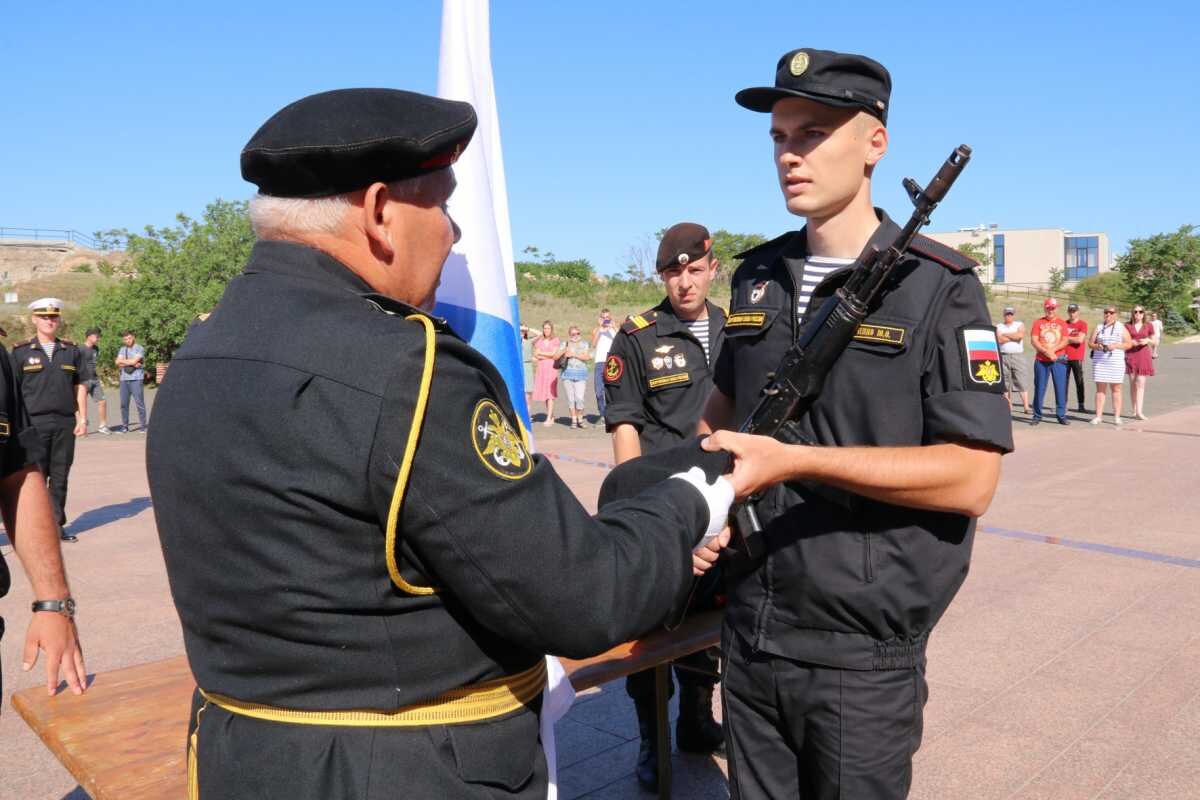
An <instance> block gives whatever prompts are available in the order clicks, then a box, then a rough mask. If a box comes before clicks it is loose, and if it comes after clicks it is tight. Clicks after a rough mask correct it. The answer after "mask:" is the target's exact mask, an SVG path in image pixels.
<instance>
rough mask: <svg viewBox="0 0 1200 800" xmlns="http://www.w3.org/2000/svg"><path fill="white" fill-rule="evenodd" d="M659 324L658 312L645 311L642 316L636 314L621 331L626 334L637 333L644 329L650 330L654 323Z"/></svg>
mask: <svg viewBox="0 0 1200 800" xmlns="http://www.w3.org/2000/svg"><path fill="white" fill-rule="evenodd" d="M656 322H658V312H657V311H644V312H642V313H641V314H634V315H633V316H632V317H630V318H629V319H627V320H626V321H625V324H624V325H622V326H621V330H623V331H625V332H626V333H637V332H638V331H640V330H643V329H644V328H649V327H650V326H651V325H653V324H654V323H656Z"/></svg>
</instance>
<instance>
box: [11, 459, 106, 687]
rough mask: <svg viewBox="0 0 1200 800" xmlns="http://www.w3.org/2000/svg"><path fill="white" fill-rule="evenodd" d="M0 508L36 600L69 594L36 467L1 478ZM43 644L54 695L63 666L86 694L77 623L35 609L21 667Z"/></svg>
mask: <svg viewBox="0 0 1200 800" xmlns="http://www.w3.org/2000/svg"><path fill="white" fill-rule="evenodd" d="M0 513H2V514H3V517H4V527H5V529H6V530H7V531H8V532H9V537H10V538H11V539H12V541H13V549H14V550H16V551H17V557H18V558H20V559H21V565H22V566H23V567H24V568H25V574H26V575H27V576H28V577H29V584H30V586H31V587H32V589H33V596H34V599H35V600H62V599H65V598H66V597H68V596H70V594H71V590H70V588H69V587H68V586H67V576H66V572H65V571H64V570H63V561H62V551H61V550H60V545H59V541H58V524H57V523H56V522H55V520H54V512H53V510H52V509H51V507H50V495H49V494H48V493H47V492H46V482H45V479H44V478H43V477H42V473H41V472H40V471H39V470H38V469H37V467H27V468H26V469H23V470H21V471H19V472H15V473H13V474H12V475H9V476H8V477H6V478H4V479H3V480H2V481H0ZM39 649H41V650H44V651H45V652H46V691H47V692H48V693H49V694H51V695H53V694H54V692H55V690H56V689H57V688H58V676H59V670H60V667H61V670H62V673H63V675H64V676H65V677H66V680H67V684H68V685H69V686H70V687H71V691H72V692H74V693H75V694H83V690H84V686H85V681H86V676H87V670H86V669H85V667H84V664H83V651H82V650H81V649H80V647H79V634H78V632H77V631H76V629H75V624H74V622H73V621H72V620H69V619H67V618H66V617H65V616H63V615H62V614H59V613H57V612H54V611H38V612H35V613H34V615H33V618H32V619H31V620H30V622H29V630H28V632H27V633H26V634H25V650H24V654H23V656H22V663H21V668H22V669H24V670H26V671H28V670H31V669H33V665H34V664H35V663H36V662H37V655H38V650H39Z"/></svg>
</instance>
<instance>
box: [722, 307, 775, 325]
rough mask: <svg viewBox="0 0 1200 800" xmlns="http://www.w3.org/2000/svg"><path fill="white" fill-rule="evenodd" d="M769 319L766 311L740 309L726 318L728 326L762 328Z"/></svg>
mask: <svg viewBox="0 0 1200 800" xmlns="http://www.w3.org/2000/svg"><path fill="white" fill-rule="evenodd" d="M766 320H767V314H766V312H765V311H739V312H738V313H736V314H730V315H729V316H728V317H727V318H726V319H725V327H726V328H761V327H762V326H763V323H764V322H766Z"/></svg>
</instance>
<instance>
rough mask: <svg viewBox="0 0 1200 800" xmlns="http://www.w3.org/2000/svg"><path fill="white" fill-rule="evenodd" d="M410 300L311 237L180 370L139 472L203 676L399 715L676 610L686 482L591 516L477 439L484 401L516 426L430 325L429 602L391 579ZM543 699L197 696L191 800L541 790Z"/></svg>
mask: <svg viewBox="0 0 1200 800" xmlns="http://www.w3.org/2000/svg"><path fill="white" fill-rule="evenodd" d="M414 313H419V312H416V311H415V310H414V309H412V308H410V307H407V306H404V305H403V304H400V303H396V302H394V301H390V300H388V299H387V298H384V297H382V296H379V295H375V294H372V292H371V290H370V288H369V287H368V286H367V285H366V284H364V283H363V282H362V281H361V280H359V279H358V278H357V277H356V276H355V275H354V274H353V273H351V272H350V271H349V270H348V269H346V268H345V267H344V266H342V265H341V264H340V263H338V262H337V261H335V260H334V259H332V258H330V257H328V256H325V255H323V254H321V253H319V252H318V251H316V250H312V249H309V248H307V247H304V246H301V245H296V244H289V243H283V242H260V243H258V244H257V245H256V246H255V249H254V251H253V255H252V257H251V260H250V262H249V264H248V265H247V266H246V269H245V274H243V275H241V276H239V277H237V278H235V279H234V280H233V281H232V282H231V283H230V285H229V287H228V289H227V291H226V293H225V296H224V297H223V298H222V300H221V302H220V304H219V305H218V306H217V309H216V310H215V312H214V313H213V314H212V316H211V317H210V318H209V319H208V320H207V321H205V322H201V323H197V324H196V325H195V326H193V328H192V329H191V331H190V333H189V335H188V339H187V341H186V342H185V343H184V345H183V347H181V348H180V350H179V351H178V352H177V353H176V355H175V357H174V358H173V360H172V367H171V380H170V381H168V382H166V384H165V385H164V386H163V388H162V390H161V392H160V394H159V397H158V399H157V402H156V404H155V425H154V428H153V429H152V431H151V433H150V438H149V441H148V443H147V468H148V472H149V478H150V487H151V493H152V495H153V499H154V512H155V517H156V520H157V523H158V529H159V536H160V538H161V541H162V547H163V554H164V557H165V561H166V566H167V573H168V577H169V579H170V584H171V591H172V595H173V597H174V600H175V603H176V606H177V608H178V610H179V615H180V619H181V621H182V623H183V630H184V641H185V645H186V648H187V654H188V660H189V663H190V665H191V668H192V671H193V673H194V674H195V676H196V679H197V682H198V684H199V686H201V687H202V688H204V689H205V690H207V691H210V692H217V693H220V694H225V695H229V696H232V697H235V698H237V699H239V700H243V701H253V702H260V703H265V704H268V705H271V706H276V707H283V708H292V709H307V710H338V709H355V708H364V709H382V710H391V709H396V708H400V707H403V706H407V705H410V704H413V703H417V702H420V701H423V700H426V699H428V698H431V697H435V696H437V695H439V694H441V693H443V692H446V691H448V690H451V689H455V688H458V687H463V686H467V685H470V684H474V683H478V682H480V681H486V680H490V679H495V678H498V677H501V676H505V675H512V674H515V673H519V672H521V671H522V670H525V669H527V668H529V667H531V666H532V665H534V664H536V663H537V661H538V659H540V658H542V656H543V654H545V653H552V654H558V655H565V656H572V657H581V656H586V655H591V654H594V653H597V652H600V651H602V650H604V649H606V648H608V647H610V646H612V645H614V644H616V643H619V642H621V641H625V640H627V639H630V638H632V637H634V636H637V635H639V634H641V633H644V632H645V631H647V630H649V629H651V628H653V627H655V626H656V625H657V624H658V623H659V622H660V621H661V620H663V619H664V618H665V617H666V616H667V615H668V614H671V613H677V612H678V610H679V609H680V607H681V606H682V605H683V603H684V602H685V601H686V595H687V590H688V587H689V585H690V583H691V555H690V550H691V548H692V547H693V546H694V545H695V544H696V542H697V541H698V539H699V537H700V535H701V533H702V530H703V528H704V527H705V526H706V524H707V511H706V508H705V505H704V502H703V500H702V498H701V497H700V494H699V493H698V492H696V491H695V490H694V489H692V488H691V487H690V486H688V485H686V484H685V483H683V482H682V481H667V482H665V483H664V484H662V485H661V486H658V487H656V488H654V489H652V490H651V491H649V492H647V493H646V494H645V495H644V496H642V497H639V498H635V499H633V500H630V501H627V502H623V503H619V504H616V505H614V506H612V507H610V508H607V509H605V511H604V512H603V513H602V514H600V515H598V516H597V517H595V518H593V517H590V516H589V515H588V513H587V512H586V510H585V509H584V508H583V507H582V506H581V505H580V503H579V502H578V501H577V500H576V499H575V497H574V496H573V495H572V493H571V492H570V490H569V489H568V488H567V487H566V485H565V484H564V483H563V482H562V481H561V480H560V479H559V478H558V476H557V475H556V474H555V472H554V469H553V467H551V465H550V464H549V462H547V461H545V460H543V459H542V458H541V457H538V456H534V457H533V458H532V463H529V462H528V459H529V456H528V455H527V454H526V455H525V456H524V458H525V459H526V463H525V464H524V465H521V463H520V461H519V460H518V461H516V462H514V460H513V459H512V458H505V457H497V455H498V454H497V453H494V452H489V449H488V443H489V441H490V437H489V435H488V434H487V433H486V432H481V431H480V430H479V428H480V427H481V426H483V425H494V423H495V419H494V418H493V417H492V414H493V413H494V412H498V413H499V415H500V416H501V417H502V420H501V422H502V426H503V425H505V424H506V425H507V426H508V427H512V426H513V425H514V423H513V420H515V419H516V416H515V415H514V414H513V411H512V408H511V406H510V405H509V401H508V396H509V395H508V391H507V389H506V387H505V386H504V384H503V382H502V380H501V378H500V377H499V375H498V373H497V372H496V371H495V369H494V368H493V367H492V366H491V364H490V363H489V362H488V361H486V360H485V359H484V358H483V357H482V356H481V355H480V354H479V353H478V352H477V351H475V350H473V349H472V348H471V347H469V346H468V345H467V344H465V343H464V342H463V341H462V340H460V339H459V338H458V337H456V336H455V335H454V334H453V333H451V332H450V331H449V330H448V329H447V328H445V327H444V326H443V325H441V324H440V323H439V324H438V330H437V335H436V342H437V350H436V362H435V364H436V366H435V372H434V377H433V382H432V388H431V395H430V397H429V412H428V413H427V415H426V416H425V419H424V423H423V426H422V428H421V432H420V439H419V447H418V449H417V451H416V457H415V460H414V462H413V465H412V474H411V478H410V480H409V482H408V485H407V492H406V494H405V496H404V502H403V505H402V507H401V509H400V515H399V524H398V526H397V545H396V549H395V552H396V557H397V561H398V563H399V565H400V569H401V572H402V575H403V577H404V580H405V581H407V582H408V583H410V584H413V585H415V586H422V587H425V586H429V587H436V588H437V589H438V591H437V592H436V593H435V594H429V595H414V594H409V593H406V592H405V591H403V590H401V589H399V588H397V587H396V586H395V585H393V583H392V582H391V580H390V578H389V574H388V570H387V565H386V555H385V552H384V541H385V539H384V537H385V530H386V522H387V519H388V512H389V506H390V504H391V502H392V497H393V490H394V488H395V486H396V482H397V476H398V472H399V468H400V464H401V462H402V460H403V453H404V449H405V445H406V443H407V441H408V437H409V432H410V429H411V427H412V421H413V417H414V408H415V405H416V402H417V398H418V387H419V384H420V376H421V371H422V366H423V363H424V354H425V329H424V327H423V326H422V325H421V324H419V323H418V322H416V321H410V320H406V319H405V316H406V315H410V314H414ZM501 455H502V454H501ZM538 705H539V704H538V703H536V702H535V703H534V704H533V705H532V706H531V707H529V708H526V709H525V710H523V711H519V712H516V713H514V714H511V715H509V716H507V717H503V718H499V719H493V720H487V721H484V722H479V723H473V724H462V725H433V726H428V727H424V728H408V729H401V728H344V727H323V726H307V725H288V724H280V723H272V722H260V721H256V720H253V719H248V718H246V717H243V716H238V715H234V714H231V713H228V712H226V711H225V710H223V709H221V708H219V707H216V706H212V705H210V706H209V707H208V708H207V709H206V710H205V711H204V712H203V714H202V715H201V718H200V723H199V735H198V752H199V786H200V792H201V797H203V798H205V800H212V798H227V797H228V798H232V797H239V798H240V797H255V798H287V800H303V799H304V798H314V799H315V798H321V799H322V800H331V799H332V800H337V799H338V798H384V797H386V798H392V797H397V796H407V797H475V798H485V797H486V798H498V797H504V798H509V797H520V798H540V797H544V796H545V792H546V765H545V760H544V758H543V756H542V751H541V748H540V747H539V745H538V730H537V727H538V711H539V708H538ZM193 719H194V715H193ZM181 745H182V743H181Z"/></svg>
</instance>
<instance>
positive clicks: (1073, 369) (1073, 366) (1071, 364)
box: [1067, 360, 1084, 408]
mask: <svg viewBox="0 0 1200 800" xmlns="http://www.w3.org/2000/svg"><path fill="white" fill-rule="evenodd" d="M1067 370H1068V371H1069V373H1070V377H1071V378H1072V379H1074V381H1075V399H1076V400H1077V401H1078V402H1077V403H1076V405H1075V407H1076V408H1083V406H1084V402H1083V401H1084V394H1083V361H1082V360H1080V361H1068V362H1067ZM1068 396H1070V393H1069V391H1068Z"/></svg>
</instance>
